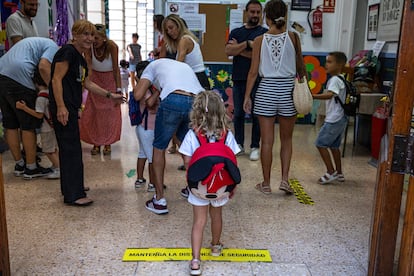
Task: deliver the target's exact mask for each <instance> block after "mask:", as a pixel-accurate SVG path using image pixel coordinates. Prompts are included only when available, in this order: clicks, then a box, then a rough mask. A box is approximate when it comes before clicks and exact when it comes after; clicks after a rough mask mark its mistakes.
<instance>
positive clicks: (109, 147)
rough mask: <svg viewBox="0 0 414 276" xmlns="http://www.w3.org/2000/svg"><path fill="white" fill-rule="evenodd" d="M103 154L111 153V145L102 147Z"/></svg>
mask: <svg viewBox="0 0 414 276" xmlns="http://www.w3.org/2000/svg"><path fill="white" fill-rule="evenodd" d="M103 154H104V155H109V154H111V145H106V146H105V147H104V149H103Z"/></svg>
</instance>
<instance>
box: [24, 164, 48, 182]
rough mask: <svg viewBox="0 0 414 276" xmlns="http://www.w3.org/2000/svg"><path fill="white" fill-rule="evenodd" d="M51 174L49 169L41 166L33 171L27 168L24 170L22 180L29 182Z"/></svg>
mask: <svg viewBox="0 0 414 276" xmlns="http://www.w3.org/2000/svg"><path fill="white" fill-rule="evenodd" d="M51 173H53V170H52V169H51V168H43V167H41V166H37V167H36V168H35V169H33V170H30V169H28V168H25V169H24V173H23V178H24V179H26V180H30V179H32V178H36V177H43V176H47V175H49V174H51Z"/></svg>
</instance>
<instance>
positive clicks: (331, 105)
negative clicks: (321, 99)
mask: <svg viewBox="0 0 414 276" xmlns="http://www.w3.org/2000/svg"><path fill="white" fill-rule="evenodd" d="M345 89H346V88H345V84H344V82H343V81H342V80H341V79H340V78H339V77H338V76H333V77H331V78H330V79H329V80H328V83H327V84H326V90H329V91H331V92H332V93H334V97H332V98H331V99H329V100H327V101H326V103H325V104H326V117H325V122H327V123H335V122H338V121H339V120H340V119H342V117H343V116H344V115H345V113H344V109H343V108H342V106H341V104H340V103H339V102H338V103H337V102H336V101H335V96H337V95H339V98H340V99H341V101H342V102H345V96H346V90H345Z"/></svg>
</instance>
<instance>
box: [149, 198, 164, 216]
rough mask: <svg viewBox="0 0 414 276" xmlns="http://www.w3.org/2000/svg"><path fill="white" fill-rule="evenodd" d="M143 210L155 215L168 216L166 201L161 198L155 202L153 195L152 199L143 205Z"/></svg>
mask: <svg viewBox="0 0 414 276" xmlns="http://www.w3.org/2000/svg"><path fill="white" fill-rule="evenodd" d="M145 208H147V209H148V210H150V211H151V212H153V213H156V214H157V215H164V214H168V208H167V200H165V198H161V199H160V200H157V199H156V198H155V195H154V196H153V198H152V199H150V200H148V201H147V202H146V203H145Z"/></svg>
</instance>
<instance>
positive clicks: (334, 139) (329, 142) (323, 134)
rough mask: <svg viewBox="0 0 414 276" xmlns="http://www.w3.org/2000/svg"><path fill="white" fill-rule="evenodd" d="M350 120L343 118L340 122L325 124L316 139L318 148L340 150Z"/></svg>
mask: <svg viewBox="0 0 414 276" xmlns="http://www.w3.org/2000/svg"><path fill="white" fill-rule="evenodd" d="M347 124H348V118H347V117H346V116H344V117H342V119H340V120H339V121H338V122H335V123H327V122H324V123H323V125H322V127H321V130H320V131H319V135H318V138H316V142H315V145H316V146H317V147H318V148H332V149H338V148H339V147H340V146H341V141H342V136H343V134H344V131H345V128H346V125H347Z"/></svg>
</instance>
